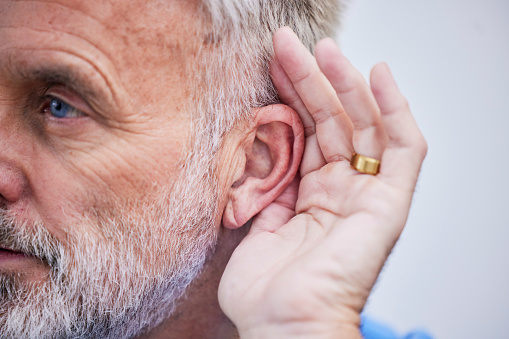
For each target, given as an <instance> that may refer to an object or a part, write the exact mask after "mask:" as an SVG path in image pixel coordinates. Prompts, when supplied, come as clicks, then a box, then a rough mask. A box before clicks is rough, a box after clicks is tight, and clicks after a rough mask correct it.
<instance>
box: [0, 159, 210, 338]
mask: <svg viewBox="0 0 509 339" xmlns="http://www.w3.org/2000/svg"><path fill="white" fill-rule="evenodd" d="M209 164H210V162H209V163H208V164H203V163H202V164H200V165H199V164H195V165H193V166H187V168H186V172H187V173H197V174H195V175H194V176H193V177H191V175H183V176H182V177H181V178H180V179H179V180H178V181H177V183H176V184H175V185H174V186H173V189H172V193H171V194H168V195H163V196H162V197H161V199H159V200H160V201H158V202H156V203H154V204H150V205H149V206H144V207H143V208H141V209H142V210H141V211H139V210H137V211H136V212H132V211H131V212H125V211H124V212H123V211H122V210H121V209H118V210H115V211H113V212H112V211H111V210H108V211H101V212H97V211H93V212H97V213H96V215H95V216H94V217H91V215H87V216H84V217H83V218H82V219H81V220H79V221H77V222H76V225H75V227H74V225H73V227H72V229H73V230H75V233H73V234H70V235H69V240H68V242H66V243H65V244H63V243H61V242H59V241H58V240H57V239H56V238H55V237H53V236H52V235H51V234H49V233H48V231H47V230H46V227H44V225H42V224H40V223H39V224H31V225H28V224H24V225H19V224H16V223H15V222H14V220H10V219H8V218H7V217H6V216H5V215H2V213H0V246H5V247H9V248H12V249H14V250H18V251H22V252H24V253H27V254H30V255H33V256H36V257H38V258H40V259H41V260H42V261H43V262H45V263H47V264H48V265H49V266H50V267H51V271H50V275H49V277H48V278H47V279H46V280H45V281H44V282H43V283H42V285H41V283H39V284H29V283H27V282H25V281H24V280H23V279H20V277H19V276H18V275H14V274H11V275H9V274H6V273H1V272H0V333H1V337H2V338H16V339H19V338H37V339H39V338H132V337H135V336H137V335H139V334H141V333H143V332H146V331H147V330H149V329H151V328H153V327H154V326H156V325H158V324H159V323H160V322H161V321H163V320H164V319H166V318H168V317H169V316H170V315H171V314H172V312H173V311H174V309H175V306H176V304H177V300H178V299H179V298H180V297H182V296H183V295H184V293H185V290H186V287H187V286H188V285H189V284H190V282H191V281H192V280H193V279H194V278H195V277H196V276H197V275H198V274H199V272H200V270H201V269H202V267H203V265H204V262H205V260H206V258H207V256H208V254H209V253H210V252H211V249H212V248H213V247H214V244H215V242H216V235H217V234H216V233H217V232H216V230H215V228H216V227H215V225H214V223H215V221H214V218H215V216H216V214H217V211H216V201H217V199H216V198H217V197H216V195H217V191H216V189H215V187H214V186H215V185H214V179H212V176H213V175H212V174H211V170H210V167H209V166H208V165H209ZM204 165H205V167H204ZM189 167H192V168H189ZM200 170H201V171H200ZM204 172H205V173H204ZM200 173H201V174H200ZM0 212H1V210H0ZM103 212H104V213H108V215H109V216H108V217H105V216H104V215H102V216H100V215H101V213H103ZM3 214H5V213H3ZM113 214H116V215H113ZM91 225H92V226H91ZM80 229H81V230H87V232H86V233H85V232H83V231H81V232H79V230H80ZM89 229H93V230H95V231H94V232H88V230H89ZM78 232H79V233H78Z"/></svg>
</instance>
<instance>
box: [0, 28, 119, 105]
mask: <svg viewBox="0 0 509 339" xmlns="http://www.w3.org/2000/svg"><path fill="white" fill-rule="evenodd" d="M0 28H11V29H17V27H15V26H7V25H0ZM23 28H24V29H28V30H33V31H35V32H40V33H54V32H52V31H50V30H45V29H40V28H34V27H23ZM58 34H63V35H69V36H72V37H75V38H78V39H79V40H81V41H83V42H85V43H87V44H89V45H91V46H92V47H93V48H94V50H95V51H96V52H98V53H100V54H102V55H104V56H105V58H104V59H105V60H107V62H108V64H109V66H110V67H112V69H113V70H114V71H115V73H116V74H118V71H117V69H116V67H115V64H114V63H113V62H111V60H110V59H109V58H108V57H107V56H106V53H105V52H103V51H102V50H101V49H100V48H99V46H97V45H96V44H94V43H92V42H91V41H89V40H87V39H85V38H83V37H81V36H79V35H77V34H74V33H71V32H64V31H59V32H58ZM15 48H16V49H18V50H33V51H53V49H41V48H28V47H15ZM58 52H64V53H67V54H70V55H72V56H74V57H77V58H78V59H80V60H84V61H86V62H87V63H88V64H89V65H90V66H92V68H93V69H94V70H95V71H96V73H97V74H99V75H100V76H101V78H102V79H103V80H104V82H105V83H106V85H107V88H108V91H109V94H110V95H109V96H110V97H111V98H113V101H114V102H115V105H117V107H118V98H117V95H116V94H115V92H113V88H114V87H112V84H113V81H112V80H110V79H109V78H108V77H107V76H106V75H105V72H102V71H101V70H100V67H99V66H96V65H95V63H94V62H92V60H91V59H90V58H87V57H85V56H84V55H83V56H82V55H79V54H78V53H76V52H71V51H70V50H66V51H63V50H58ZM10 64H11V65H12V64H13V65H17V63H13V62H11V63H10ZM59 67H60V68H66V66H64V67H62V66H59ZM59 67H54V68H56V69H58V68H59ZM45 68H47V69H51V67H45ZM67 69H68V68H67ZM15 70H16V71H17V74H20V75H23V74H24V72H21V70H20V69H19V66H16V67H15ZM73 73H74V72H73ZM25 78H28V77H25ZM116 83H117V84H118V85H119V86H120V84H121V82H120V81H119V80H118V79H117V81H116ZM91 92H92V91H91Z"/></svg>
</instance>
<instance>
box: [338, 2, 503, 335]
mask: <svg viewBox="0 0 509 339" xmlns="http://www.w3.org/2000/svg"><path fill="white" fill-rule="evenodd" d="M338 40H339V42H340V45H341V46H342V48H343V51H344V52H345V54H346V55H347V56H348V57H349V58H350V59H351V60H352V62H353V63H354V64H355V65H356V66H357V67H358V68H359V69H360V70H361V71H362V73H363V74H365V76H367V75H368V74H369V70H370V68H371V66H372V65H373V64H375V63H376V62H378V61H386V62H387V63H388V64H389V66H390V67H391V68H392V69H393V73H394V75H395V77H396V79H397V81H398V83H399V84H400V88H401V89H402V91H403V93H404V94H405V95H406V96H407V98H408V100H409V101H410V104H411V107H412V110H413V112H414V115H415V116H416V119H417V121H418V123H419V125H420V127H421V129H422V131H423V133H424V135H425V136H426V139H427V141H428V145H429V152H428V157H427V159H426V161H425V163H424V167H423V170H422V174H421V179H420V182H419V184H418V188H417V192H416V195H415V198H414V204H413V207H412V210H411V215H410V219H409V222H408V224H407V229H406V230H405V232H404V233H403V235H402V238H401V239H400V242H399V243H398V245H397V247H396V248H395V250H394V252H393V254H392V256H391V257H390V259H389V262H388V264H387V266H386V267H385V269H384V271H383V272H382V276H381V278H380V280H379V282H378V283H377V286H376V287H375V292H374V293H373V295H372V297H371V298H370V300H369V302H368V305H367V308H366V311H367V314H369V315H371V316H373V317H374V318H375V319H378V320H381V321H383V322H386V323H388V324H390V325H391V326H392V327H393V328H394V329H396V330H397V331H398V332H399V333H401V334H403V333H404V332H406V331H409V330H411V329H414V328H426V329H428V330H429V332H431V333H432V334H433V335H434V336H436V337H437V338H509V291H508V290H509V217H508V216H509V179H508V177H509V152H508V148H509V133H508V129H509V85H508V80H509V66H508V65H509V1H507V0H442V1H439V0H426V1H415V0H413V1H412V0H385V1H381V0H351V1H350V2H349V5H348V9H347V10H346V12H345V15H344V18H343V27H342V29H341V31H340V33H339V35H338Z"/></svg>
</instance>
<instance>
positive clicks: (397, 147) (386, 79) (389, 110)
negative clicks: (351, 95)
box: [371, 63, 427, 191]
mask: <svg viewBox="0 0 509 339" xmlns="http://www.w3.org/2000/svg"><path fill="white" fill-rule="evenodd" d="M371 88H372V91H373V94H374V95H375V98H376V101H377V103H378V106H379V107H380V112H381V114H382V122H383V125H384V127H385V130H386V131H387V134H388V136H389V143H388V145H387V148H386V150H385V151H384V154H383V156H382V162H381V168H380V174H379V176H380V177H381V178H383V179H385V180H387V181H390V182H392V183H393V184H395V185H399V186H403V187H405V188H408V189H410V190H411V191H413V188H414V186H415V183H416V181H417V177H418V175H419V169H420V167H421V164H422V161H423V160H424V157H425V156H426V152H427V145H426V141H425V140H424V137H423V136H422V133H421V131H420V130H419V127H417V123H416V122H415V120H414V118H413V116H412V113H411V112H410V108H409V106H408V102H407V101H406V99H405V97H404V96H403V95H402V94H401V92H400V91H399V89H398V86H397V85H396V82H395V81H394V79H393V77H392V74H391V72H390V70H389V67H388V66H387V65H386V64H385V63H381V64H378V65H376V66H375V67H373V70H372V71H371Z"/></svg>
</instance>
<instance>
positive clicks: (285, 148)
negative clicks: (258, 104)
mask: <svg viewBox="0 0 509 339" xmlns="http://www.w3.org/2000/svg"><path fill="white" fill-rule="evenodd" d="M254 113H255V117H254V120H253V123H252V125H251V126H248V127H247V133H246V135H247V137H248V140H247V142H246V146H245V149H244V156H245V158H244V159H245V160H244V161H243V162H242V165H243V169H242V171H241V172H242V175H240V177H238V178H235V179H234V181H233V182H232V184H231V187H230V192H229V197H228V201H227V203H226V207H225V210H224V213H223V226H225V227H227V228H238V227H241V226H242V225H244V224H245V223H247V222H248V221H249V220H250V219H251V218H252V217H254V216H255V215H256V214H258V213H259V212H260V211H261V210H263V209H264V208H265V207H267V206H268V205H269V204H270V203H272V202H273V201H274V200H275V199H276V198H277V197H278V196H279V195H280V194H281V193H282V192H283V191H284V189H285V188H286V187H288V185H289V184H290V183H291V182H292V180H293V179H294V177H295V175H296V174H297V171H298V169H299V165H300V161H301V158H302V153H303V151H304V131H303V127H302V122H301V120H300V118H299V116H298V115H297V113H295V111H294V110H292V109H291V108H290V107H288V106H285V105H279V104H278V105H270V106H266V107H262V108H256V111H255V112H254Z"/></svg>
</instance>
